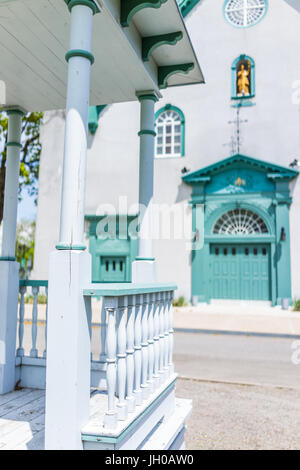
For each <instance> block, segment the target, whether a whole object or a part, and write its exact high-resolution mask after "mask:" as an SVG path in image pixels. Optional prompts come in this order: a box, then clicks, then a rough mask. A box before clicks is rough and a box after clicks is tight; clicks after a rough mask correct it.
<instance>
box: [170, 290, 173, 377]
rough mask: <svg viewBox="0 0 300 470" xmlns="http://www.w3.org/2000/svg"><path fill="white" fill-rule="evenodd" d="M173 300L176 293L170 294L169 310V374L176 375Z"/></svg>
mask: <svg viewBox="0 0 300 470" xmlns="http://www.w3.org/2000/svg"><path fill="white" fill-rule="evenodd" d="M173 298H174V292H170V309H169V374H170V375H172V374H174V364H173V347H174V330H173Z"/></svg>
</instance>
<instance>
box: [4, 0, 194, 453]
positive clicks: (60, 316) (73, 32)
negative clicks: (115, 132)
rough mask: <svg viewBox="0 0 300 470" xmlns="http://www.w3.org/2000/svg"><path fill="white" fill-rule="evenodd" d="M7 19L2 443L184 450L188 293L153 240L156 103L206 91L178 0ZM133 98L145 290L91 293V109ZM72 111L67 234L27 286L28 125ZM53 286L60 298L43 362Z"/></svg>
mask: <svg viewBox="0 0 300 470" xmlns="http://www.w3.org/2000/svg"><path fill="white" fill-rule="evenodd" d="M37 3H38V5H37ZM0 13H1V15H0V16H1V18H2V19H0V23H1V28H0V49H1V51H2V56H1V57H2V64H3V67H2V68H1V71H0V80H2V84H3V87H2V90H1V91H2V95H1V96H0V101H1V103H0V104H1V106H2V108H3V109H4V110H6V111H7V112H8V114H9V119H8V120H9V124H8V128H9V129H8V143H7V147H8V150H7V167H6V185H5V207H4V219H3V246H2V253H1V257H0V343H2V345H3V347H2V348H1V350H0V394H1V395H0V415H1V416H0V418H1V417H2V418H1V419H3V421H0V436H1V435H2V437H3V447H4V448H5V447H6V448H7V447H9V446H11V448H19V447H20V446H21V447H22V446H25V447H27V448H28V447H30V446H31V445H33V446H35V445H36V446H37V447H39V446H43V444H42V442H43V432H44V426H45V447H46V448H47V449H83V448H84V449H85V448H86V449H91V448H97V449H113V448H123V449H125V448H126V449H140V448H157V449H158V448H163V449H169V448H183V446H184V430H185V421H186V419H187V416H188V415H189V412H190V409H191V404H190V402H189V401H180V400H176V399H175V382H176V375H175V373H174V366H173V307H172V299H173V295H174V294H173V293H174V291H175V290H176V286H175V285H174V284H165V285H164V284H159V283H158V282H157V278H156V262H155V259H154V257H153V250H152V237H151V234H152V199H153V158H154V138H155V135H156V134H155V128H154V103H155V102H156V101H157V100H158V99H159V98H160V97H161V94H160V89H163V88H166V87H167V86H168V85H169V86H175V85H177V86H179V85H183V84H185V85H187V84H191V83H202V82H203V76H202V73H201V70H200V67H199V64H198V61H197V58H196V57H195V54H194V51H193V48H192V45H191V42H190V39H189V37H188V34H187V31H186V29H185V25H184V22H183V20H182V17H181V15H180V12H179V9H178V5H177V3H176V0H152V1H150V2H149V1H143V0H133V1H131V2H128V1H127V0H121V1H115V0H102V1H101V2H100V3H99V2H97V1H94V0H39V2H36V0H12V1H11V0H8V1H6V2H4V3H3V4H1V5H0ZM3 18H4V19H3ZM93 24H94V28H93ZM37 39H38V40H37ZM177 43H178V45H177ZM8 45H9V47H7V46H8ZM68 48H69V49H68ZM64 56H65V59H66V63H65V62H64V60H63V59H64ZM94 62H95V65H94ZM132 100H138V101H139V102H140V109H141V113H140V114H141V120H140V122H141V128H140V131H139V133H138V136H139V138H140V191H139V203H140V204H141V207H143V209H144V210H143V211H142V210H141V211H140V214H139V227H140V228H139V246H138V257H137V259H136V260H135V261H134V263H133V281H134V282H133V283H130V284H122V283H120V284H92V283H91V257H90V254H89V253H87V252H86V247H85V245H84V211H85V185H86V155H87V132H88V129H87V121H88V109H89V103H90V104H97V105H99V104H109V103H115V102H120V101H132ZM65 106H66V128H65V151H64V166H63V178H62V180H63V184H62V187H63V188H62V197H61V222H60V237H59V240H58V244H57V246H56V251H55V252H53V253H52V254H51V256H50V263H49V282H48V280H47V281H32V282H30V281H24V282H23V281H21V282H20V283H19V278H18V268H19V266H18V264H17V263H16V261H15V233H16V211H17V199H18V175H19V160H20V149H21V148H22V142H21V117H22V115H23V113H25V112H28V111H32V110H39V111H43V110H49V109H59V108H64V107H65ZM42 288H43V289H45V291H46V294H47V297H48V299H47V307H46V314H45V318H44V325H45V328H44V346H43V350H42V352H41V351H40V350H39V347H38V341H39V339H38V322H39V304H38V293H39V290H40V289H42ZM27 289H31V291H32V295H33V298H34V301H33V307H32V323H31V331H30V334H31V345H30V349H29V352H27V351H25V349H24V332H25V326H26V325H25V323H26V322H25V318H24V312H25V305H24V295H25V293H26V290H27ZM19 292H20V307H19V311H18V307H17V306H18V296H19ZM93 297H97V298H99V297H101V298H102V309H101V322H100V323H101V327H100V338H99V344H100V354H99V357H97V358H96V359H95V358H91V335H92V307H93V302H92V298H93ZM17 317H18V320H17ZM16 336H17V337H18V342H17V350H15V344H16ZM91 359H92V360H91ZM15 387H16V388H18V387H25V391H23V390H19V391H18V390H16V391H13V390H14V388H15ZM44 389H46V405H45V404H44V391H43V390H44ZM39 390H40V391H39ZM91 390H93V394H92V397H91ZM1 400H2V402H1ZM1 403H2V405H1ZM45 406H46V408H45ZM44 414H45V424H44V421H43V419H44V418H43V416H44ZM23 418H24V422H23V420H22V419H23ZM31 418H32V419H31ZM1 433H2V434H1ZM18 436H19V437H18ZM162 436H163V437H162ZM0 446H1V444H0ZM0 448H1V447H0Z"/></svg>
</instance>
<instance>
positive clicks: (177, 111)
mask: <svg viewBox="0 0 300 470" xmlns="http://www.w3.org/2000/svg"><path fill="white" fill-rule="evenodd" d="M170 110H172V111H175V112H176V113H178V114H179V116H180V124H181V156H182V157H184V156H185V116H184V114H183V112H182V111H181V109H179V108H178V107H177V106H173V105H171V104H166V105H165V106H164V107H163V108H160V109H159V110H158V111H157V112H156V113H155V121H157V119H158V117H159V116H160V115H161V114H162V113H164V112H165V111H170Z"/></svg>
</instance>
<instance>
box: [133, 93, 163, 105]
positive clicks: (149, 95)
mask: <svg viewBox="0 0 300 470" xmlns="http://www.w3.org/2000/svg"><path fill="white" fill-rule="evenodd" d="M137 97H138V100H139V102H141V101H144V100H152V101H154V103H156V102H157V101H158V98H157V96H156V95H155V94H154V93H147V94H145V95H139V94H138V95H137Z"/></svg>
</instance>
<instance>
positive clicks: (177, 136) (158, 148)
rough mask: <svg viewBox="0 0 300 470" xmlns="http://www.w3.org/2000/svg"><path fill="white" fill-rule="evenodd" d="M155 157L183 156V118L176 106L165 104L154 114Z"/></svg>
mask: <svg viewBox="0 0 300 470" xmlns="http://www.w3.org/2000/svg"><path fill="white" fill-rule="evenodd" d="M155 118H156V124H155V125H156V143H155V154H156V157H157V158H164V157H183V156H184V140H185V135H184V134H185V120H184V114H183V112H182V111H181V110H180V109H179V108H177V107H176V106H171V105H166V106H165V107H164V108H162V109H160V110H159V111H158V112H157V113H156V115H155Z"/></svg>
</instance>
